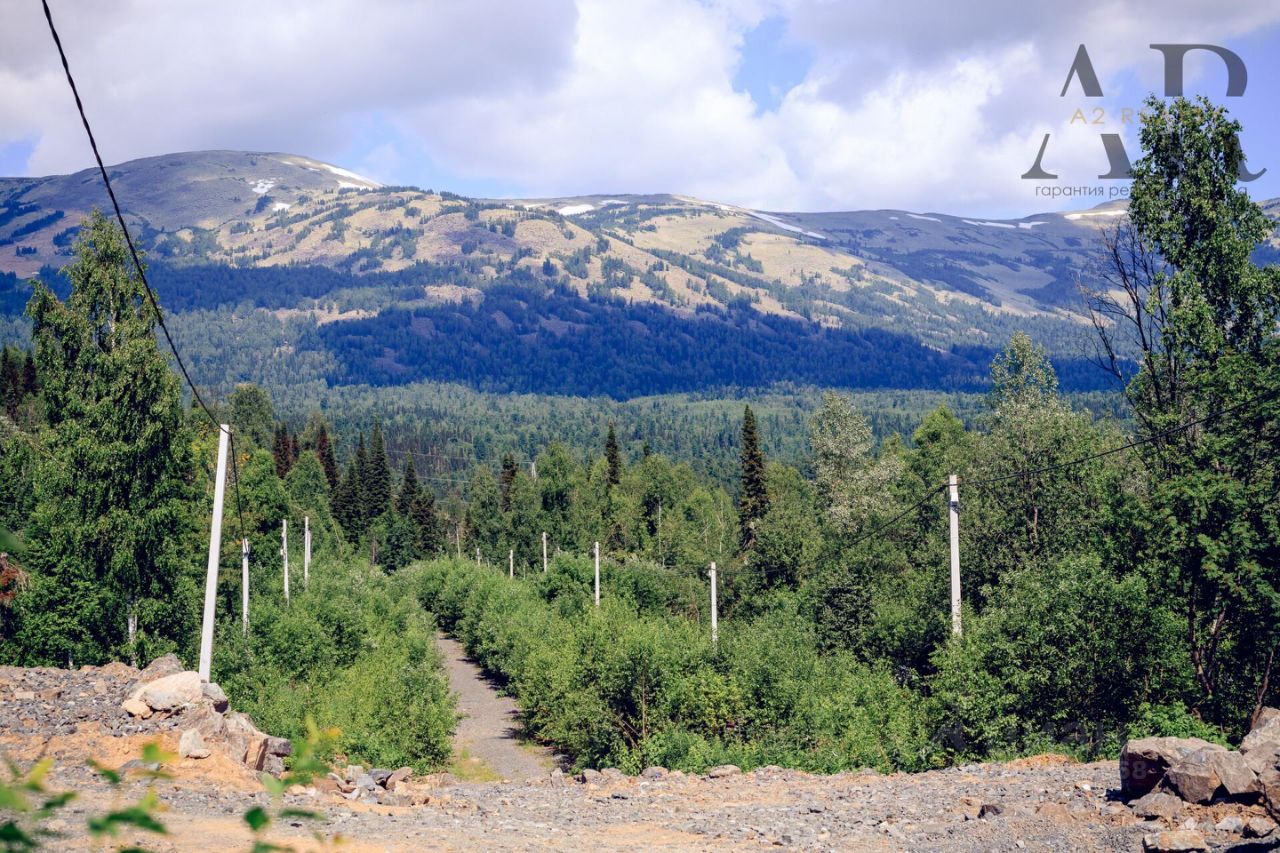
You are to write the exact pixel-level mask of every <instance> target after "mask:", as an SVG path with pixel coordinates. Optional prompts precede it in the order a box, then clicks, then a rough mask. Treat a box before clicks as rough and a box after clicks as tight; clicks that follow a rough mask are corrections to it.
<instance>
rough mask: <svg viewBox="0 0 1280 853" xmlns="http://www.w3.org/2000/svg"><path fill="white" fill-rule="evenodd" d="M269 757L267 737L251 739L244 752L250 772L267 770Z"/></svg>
mask: <svg viewBox="0 0 1280 853" xmlns="http://www.w3.org/2000/svg"><path fill="white" fill-rule="evenodd" d="M269 757H270V754H269V753H268V752H267V736H266V735H263V734H259V735H256V736H254V737H251V738H249V743H248V745H247V746H246V747H245V751H244V763H245V766H246V767H248V768H249V769H250V770H265V769H266V768H267V758H269Z"/></svg>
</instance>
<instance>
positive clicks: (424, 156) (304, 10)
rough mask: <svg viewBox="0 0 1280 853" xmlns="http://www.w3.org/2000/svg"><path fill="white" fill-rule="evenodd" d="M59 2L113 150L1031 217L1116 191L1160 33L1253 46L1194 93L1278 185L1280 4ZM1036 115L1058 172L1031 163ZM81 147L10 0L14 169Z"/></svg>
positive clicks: (1193, 0)
mask: <svg viewBox="0 0 1280 853" xmlns="http://www.w3.org/2000/svg"><path fill="white" fill-rule="evenodd" d="M50 5H51V7H52V9H53V13H54V18H55V21H56V22H57V23H58V27H59V30H60V32H61V35H62V40H63V44H64V46H65V48H66V50H67V52H68V55H69V58H70V61H71V67H72V71H73V72H74V73H75V75H76V77H77V83H78V84H79V86H80V89H81V94H82V96H83V97H84V100H85V104H86V108H87V110H88V113H89V117H90V120H91V121H92V122H93V125H94V130H95V133H96V134H97V136H98V140H99V145H100V148H101V149H102V152H103V156H104V157H105V158H106V159H107V161H108V162H109V163H119V162H123V161H125V160H129V159H133V158H137V157H143V156H149V155H158V154H166V153H171V152H175V151H190V150H202V149H224V148H225V149H242V150H252V151H280V152H287V153H292V154H302V155H306V156H310V157H314V158H317V159H321V160H325V161H328V162H331V163H334V164H337V165H340V166H343V167H345V168H348V169H352V170H355V171H357V172H360V173H361V174H364V175H366V176H368V177H370V178H373V179H375V180H379V181H382V182H384V183H389V184H401V185H415V186H420V187H423V188H434V189H447V190H451V191H453V192H458V193H462V194H465V195H471V196H483V197H508V198H510V197H525V198H528V197H552V196H572V195H580V194H594V193H603V194H618V193H651V192H669V193H678V194H684V195H692V196H697V197H700V198H704V199H708V200H714V201H719V202H725V203H730V204H737V205H743V206H748V207H754V208H758V209H763V210H855V209H878V208H900V209H907V210H914V211H922V212H928V211H931V212H942V213H955V214H965V215H970V216H973V215H977V216H986V217H1018V216H1024V215H1029V214H1032V213H1036V212H1040V211H1048V210H1056V209H1063V208H1068V207H1076V208H1078V207H1083V206H1089V205H1091V204H1095V203H1097V202H1098V201H1099V200H1103V199H1099V198H1098V197H1097V196H1089V197H1087V200H1085V201H1082V200H1081V199H1080V198H1076V197H1064V196H1062V195H1059V196H1057V197H1052V196H1048V195H1046V194H1045V193H1047V192H1051V191H1052V189H1053V188H1054V187H1057V188H1059V189H1061V188H1074V187H1086V188H1090V189H1092V188H1095V187H1098V188H1101V189H1102V191H1103V192H1104V193H1106V194H1107V197H1110V195H1111V193H1112V191H1113V189H1114V188H1116V187H1123V185H1124V182H1117V181H1102V180H1099V179H1098V175H1101V174H1103V173H1105V172H1106V171H1107V170H1108V166H1107V159H1106V155H1105V152H1104V148H1103V143H1102V141H1101V136H1100V134H1101V133H1120V134H1121V135H1122V139H1123V140H1124V141H1125V143H1126V150H1127V151H1128V152H1129V155H1130V156H1131V157H1136V156H1137V153H1138V151H1137V141H1136V139H1137V134H1136V126H1135V125H1134V124H1133V123H1128V124H1126V123H1124V122H1123V121H1122V119H1123V111H1124V110H1125V109H1130V110H1136V109H1137V108H1139V107H1140V106H1141V102H1142V100H1143V98H1144V97H1145V96H1146V95H1147V94H1149V93H1152V92H1157V93H1159V92H1160V90H1162V88H1163V81H1164V68H1163V64H1162V54H1161V53H1159V52H1158V51H1156V50H1153V49H1151V47H1150V45H1151V44H1211V45H1218V46H1222V47H1225V48H1227V49H1229V50H1232V51H1234V52H1235V53H1236V54H1238V55H1239V56H1240V58H1241V59H1242V60H1243V61H1244V63H1245V66H1246V68H1247V70H1248V83H1247V88H1246V90H1245V93H1244V94H1243V95H1241V96H1239V97H1231V98H1228V97H1226V96H1225V92H1226V83H1227V80H1226V72H1225V67H1224V65H1223V63H1222V62H1221V61H1220V60H1219V59H1218V58H1217V57H1216V56H1214V55H1213V54H1211V53H1209V52H1207V51H1193V52H1192V53H1191V54H1189V56H1188V59H1187V69H1186V80H1187V87H1186V88H1187V94H1204V95H1207V96H1209V97H1210V98H1212V99H1214V100H1215V101H1219V102H1221V103H1224V104H1225V105H1226V106H1227V107H1228V108H1229V109H1230V111H1231V113H1232V114H1233V115H1234V116H1235V117H1237V118H1239V119H1240V120H1241V122H1242V123H1243V125H1244V128H1245V130H1244V134H1243V142H1244V146H1245V151H1246V153H1247V155H1248V157H1249V166H1250V168H1251V169H1252V170H1253V171H1255V172H1257V171H1259V170H1260V169H1261V168H1267V169H1268V170H1269V171H1268V172H1267V173H1266V174H1265V175H1263V176H1262V177H1261V178H1260V179H1258V180H1257V181H1255V182H1252V183H1251V184H1249V190H1250V193H1251V194H1252V195H1253V196H1254V197H1255V198H1271V197H1276V196H1280V111H1277V110H1276V109H1275V108H1274V105H1275V104H1277V103H1280V3H1276V2H1275V0H1239V2H1227V3H1218V4H1209V3H1206V2H1203V0H1162V2H1120V0H1079V2H1075V3H1072V4H1069V5H1067V4H1058V3H1036V2H1026V0H989V2H974V3H965V4H960V3H955V2H944V0H924V2H909V0H524V2H508V1H507V0H431V2H410V0H275V2H271V3H263V2H260V0H254V2H249V0H219V2H217V3H202V4H194V3H175V2H172V0H50ZM1082 44H1083V45H1085V47H1086V50H1087V52H1088V54H1089V58H1090V60H1091V64H1092V66H1093V68H1094V70H1095V71H1096V73H1097V77H1098V79H1099V82H1100V83H1101V86H1102V89H1103V96H1102V97H1101V98H1091V97H1086V95H1085V92H1084V91H1083V89H1082V87H1081V85H1080V83H1079V81H1078V80H1077V79H1075V78H1073V79H1072V81H1071V83H1070V85H1069V86H1068V88H1067V92H1066V94H1065V95H1063V94H1062V90H1063V84H1064V82H1065V81H1067V79H1068V73H1069V71H1070V69H1071V66H1072V61H1073V59H1074V58H1075V56H1076V54H1077V50H1078V49H1079V47H1080V45H1082ZM1077 110H1080V111H1081V112H1080V113H1079V114H1078V115H1077V113H1076V111H1077ZM1073 116H1075V120H1074V121H1073V120H1072V119H1073ZM1082 119H1085V120H1082ZM1095 122H1101V123H1095ZM1045 134H1049V142H1048V143H1047V145H1046V149H1045V155H1044V160H1043V164H1042V165H1043V166H1044V168H1045V169H1046V170H1047V171H1049V172H1052V173H1055V174H1057V175H1058V176H1059V178H1058V180H1056V181H1035V180H1025V179H1023V178H1022V177H1021V175H1022V174H1023V173H1024V172H1026V171H1027V170H1028V169H1030V167H1031V165H1032V164H1033V163H1034V161H1035V158H1036V153H1037V151H1038V150H1039V148H1040V145H1041V143H1042V141H1043V139H1044V136H1045ZM91 157H92V155H91V152H90V150H89V147H88V144H87V142H86V140H85V137H84V133H83V130H82V129H81V127H80V126H79V121H78V118H77V116H76V113H75V108H74V102H73V101H72V99H71V96H70V93H69V91H68V90H67V88H66V83H65V81H64V79H63V78H62V71H61V67H60V66H59V64H58V60H57V54H56V52H55V50H54V47H53V44H52V41H51V39H50V37H49V34H48V30H47V28H46V25H45V22H44V18H43V14H42V12H41V10H40V4H39V3H38V2H36V0H0V175H7V176H35V175H46V174H61V173H68V172H73V171H76V170H79V169H82V168H86V167H88V166H90V165H92V159H91Z"/></svg>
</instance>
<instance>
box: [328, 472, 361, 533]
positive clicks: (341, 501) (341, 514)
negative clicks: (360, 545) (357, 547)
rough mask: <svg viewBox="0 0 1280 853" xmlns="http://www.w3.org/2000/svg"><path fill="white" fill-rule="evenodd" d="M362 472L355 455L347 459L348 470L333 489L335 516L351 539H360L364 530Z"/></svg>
mask: <svg viewBox="0 0 1280 853" xmlns="http://www.w3.org/2000/svg"><path fill="white" fill-rule="evenodd" d="M359 489H360V472H359V468H358V467H357V464H356V457H355V456H354V455H353V456H352V457H351V459H349V460H348V461H347V470H346V473H345V474H344V475H343V477H342V479H341V480H339V481H338V485H336V486H335V487H334V489H333V497H332V500H331V503H332V505H333V517H334V519H335V520H336V521H337V522H338V524H339V525H341V526H342V530H343V532H344V533H346V534H347V536H349V537H350V538H351V539H353V540H355V539H359V538H360V534H361V533H362V532H363V527H362V525H361V520H362V516H361V513H360V495H359Z"/></svg>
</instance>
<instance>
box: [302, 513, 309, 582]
mask: <svg viewBox="0 0 1280 853" xmlns="http://www.w3.org/2000/svg"><path fill="white" fill-rule="evenodd" d="M310 583H311V517H310V516H306V515H304V516H303V517H302V588H303V589H306V588H307V586H308V585H309V584H310Z"/></svg>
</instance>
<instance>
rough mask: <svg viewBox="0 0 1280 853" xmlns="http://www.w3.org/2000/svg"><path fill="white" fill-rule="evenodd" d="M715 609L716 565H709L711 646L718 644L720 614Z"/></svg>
mask: <svg viewBox="0 0 1280 853" xmlns="http://www.w3.org/2000/svg"><path fill="white" fill-rule="evenodd" d="M717 611H718V608H717V607H716V564H715V563H712V564H711V645H713V646H714V645H716V644H717V643H719V642H720V614H719V613H718V612H717Z"/></svg>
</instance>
